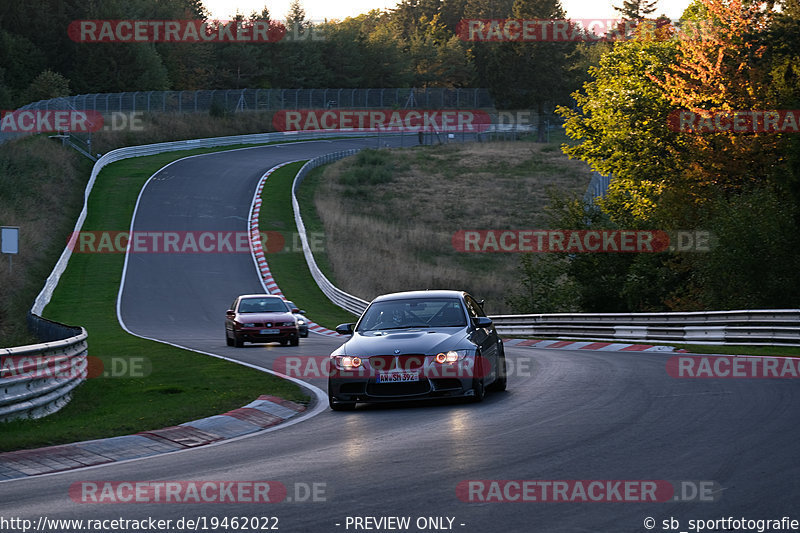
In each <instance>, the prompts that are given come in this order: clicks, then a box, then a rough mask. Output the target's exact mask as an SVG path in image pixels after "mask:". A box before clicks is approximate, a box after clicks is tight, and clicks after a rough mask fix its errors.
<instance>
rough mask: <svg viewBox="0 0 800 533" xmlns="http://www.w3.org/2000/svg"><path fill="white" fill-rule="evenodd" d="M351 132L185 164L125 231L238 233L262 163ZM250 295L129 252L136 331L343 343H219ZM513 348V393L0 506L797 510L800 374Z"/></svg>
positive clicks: (307, 426) (140, 468)
mask: <svg viewBox="0 0 800 533" xmlns="http://www.w3.org/2000/svg"><path fill="white" fill-rule="evenodd" d="M360 142H363V141H356V140H347V141H333V142H331V141H328V142H314V143H298V144H291V145H285V146H271V147H264V148H257V149H249V150H240V151H235V152H229V153H219V154H213V155H207V156H202V157H194V158H190V159H185V160H182V161H179V162H177V163H175V164H173V165H170V166H169V167H167V168H166V169H164V170H162V172H160V173H159V174H158V175H157V176H156V177H155V178H154V179H153V180H152V181H151V182H150V183H149V184H148V185H147V187H146V188H145V189H144V192H143V193H142V196H141V199H140V203H139V206H138V210H137V214H136V219H135V222H134V229H136V230H203V229H210V230H233V231H244V230H245V229H246V218H247V213H248V209H249V205H250V201H251V199H252V195H253V191H254V187H255V184H256V182H257V180H258V178H259V177H260V176H261V175H262V174H263V172H264V171H266V170H267V169H269V168H271V167H272V166H274V165H276V164H278V163H280V162H283V161H287V160H295V159H308V158H310V157H313V156H315V155H318V154H322V153H325V152H329V151H335V150H341V149H346V148H350V147H354V146H356V145H357V144H358V143H360ZM372 142H374V141H372ZM262 213H263V211H262ZM278 282H279V283H280V280H278ZM259 291H261V284H260V282H259V279H258V277H257V273H256V270H255V267H254V265H253V262H252V259H251V258H250V257H249V255H248V254H183V255H182V254H139V255H135V256H131V260H130V261H129V262H128V267H127V270H126V273H125V281H124V290H123V291H122V297H121V299H120V315H121V317H122V319H123V321H124V323H125V325H126V326H127V327H128V328H129V329H130V330H131V331H132V332H134V333H136V334H139V335H143V336H146V337H152V338H158V339H161V340H166V341H168V342H173V343H176V344H180V345H184V346H188V347H191V348H195V349H198V350H201V351H205V352H212V353H217V354H221V355H224V356H227V357H232V358H236V359H239V360H242V361H246V362H249V363H251V364H256V365H259V366H264V367H267V368H269V367H270V366H271V365H272V363H273V361H275V359H276V358H277V357H280V356H283V355H326V354H327V353H329V352H330V351H331V350H332V349H333V348H334V347H335V346H336V345H337V344H338V342H339V341H337V340H336V339H330V338H324V337H321V336H316V335H313V334H312V335H311V336H310V337H309V338H308V339H303V340H302V342H301V345H300V346H299V347H297V348H292V347H280V346H277V345H268V346H251V345H246V347H245V348H242V349H234V348H229V347H227V346H225V343H224V335H223V329H222V318H221V317H222V313H223V312H224V310H225V309H226V308H227V305H228V304H229V303H230V301H231V300H232V299H233V297H234V296H235V295H236V294H240V293H245V292H259ZM312 318H313V317H312ZM507 356H508V358H509V361H510V362H511V363H512V365H511V368H512V372H511V376H510V378H509V390H508V391H507V392H505V393H494V394H490V395H488V396H487V398H486V400H485V401H484V402H483V403H481V404H462V403H446V404H430V405H427V404H426V405H400V406H393V407H385V406H381V407H373V408H369V407H367V408H359V409H358V410H357V411H356V412H353V413H334V412H332V411H329V410H326V411H324V412H322V413H321V414H319V415H318V416H315V417H312V418H309V419H307V420H305V421H303V422H301V423H298V424H294V425H291V426H289V427H286V428H283V429H279V430H277V431H273V432H270V433H265V434H261V435H257V436H254V437H251V438H245V439H241V440H238V441H234V442H230V443H226V444H224V445H221V446H213V447H206V448H198V449H194V450H190V451H186V452H181V453H177V454H172V455H166V456H157V457H153V458H149V459H145V460H139V461H133V462H128V463H121V464H113V465H109V466H105V467H100V468H94V469H87V470H82V471H72V472H66V473H62V474H57V475H54V476H45V477H39V478H29V479H20V480H16V481H13V482H8V483H3V484H0V517H21V518H28V519H31V520H34V521H36V520H38V518H39V517H40V516H47V517H48V518H51V519H52V518H76V519H81V518H82V519H88V518H98V519H115V518H127V519H140V518H145V517H148V516H151V517H157V518H164V519H173V520H178V519H180V518H182V517H187V518H197V517H200V516H205V517H212V516H215V517H223V516H228V517H231V516H249V517H252V516H276V517H278V518H279V522H278V526H279V528H280V529H279V530H281V531H293V532H294V531H297V532H300V531H307V532H313V533H317V532H340V531H390V529H354V528H353V526H352V525H351V526H350V527H349V528H347V527H346V519H347V517H354V516H375V517H381V516H384V517H385V516H408V517H411V527H410V528H409V529H406V530H403V531H433V530H434V529H418V528H417V527H416V525H415V520H416V519H417V518H419V517H437V516H444V517H452V518H454V519H455V520H454V522H453V525H452V529H453V530H455V531H463V532H506V531H510V532H528V531H537V532H539V531H542V532H550V531H569V532H584V531H602V532H620V531H631V532H634V531H638V532H640V531H648V529H646V528H645V526H644V520H645V519H646V518H647V517H652V518H654V519H655V520H656V525H655V530H656V531H662V530H666V529H668V528H667V527H664V525H663V524H662V521H663V520H669V519H670V518H673V519H675V520H678V521H679V522H680V526H679V527H677V528H676V529H675V530H678V531H690V529H689V528H688V526H689V522H688V521H689V520H691V519H715V518H722V517H728V516H733V517H736V518H740V517H744V518H751V519H780V518H781V517H783V516H791V515H792V513H794V518H795V519H800V511H798V505H797V498H798V495H800V454H799V453H798V452H797V442H798V437H800V429H799V428H800V411H798V409H797V406H798V405H800V381H798V380H796V379H794V380H792V379H763V380H756V379H728V380H710V379H700V380H688V379H674V378H672V377H670V376H669V375H668V374H667V372H666V370H665V363H666V360H667V358H668V357H669V355H668V354H662V353H625V352H591V351H589V352H586V351H562V350H535V349H529V348H515V347H509V348H507ZM198 357H200V355H198ZM315 383H316V384H317V385H319V386H322V387H323V388H324V384H323V383H320V382H319V380H317V381H316V382H315ZM86 480H94V481H153V480H194V481H200V480H225V481H233V480H273V481H279V482H281V483H283V484H284V485H285V486H286V487H287V488H288V490H289V498H292V499H293V501H291V502H289V501H283V502H281V503H274V504H244V503H242V504H229V503H225V504H193V503H192V504H180V505H176V504H102V505H98V504H86V503H75V502H73V501H72V500H71V499H70V497H69V495H68V490H69V487H70V486H71V485H72V484H73V483H76V482H80V481H86ZM467 480H670V481H674V482H677V481H690V480H693V481H699V480H705V481H713V482H715V483H716V484H717V485H718V487H719V489H720V490H718V491H716V492H715V493H714V495H713V496H714V500H715V501H712V502H697V501H693V502H660V503H605V502H604V503H574V502H562V503H542V502H527V503H521V502H516V503H486V502H465V501H461V500H460V499H459V498H458V497H457V495H456V487H457V486H458V485H459V483H461V482H464V481H467ZM313 483H317V484H320V485H318V487H324V495H318V496H320V497H319V498H318V499H320V500H324V501H316V502H309V501H304V502H298V501H296V500H297V499H298V498H297V495H298V494H295V491H296V490H298V489H296V488H295V487H300V488H301V489H302V488H303V487H305V486H306V485H311V484H313ZM300 492H303V491H302V490H300ZM444 523H445V524H447V521H445V522H444ZM337 524H339V525H337ZM462 524H463V525H462ZM672 525H676V524H675V522H673V523H672ZM173 530H174V529H173ZM209 530H210V529H209ZM4 531H14V529H7V530H4Z"/></svg>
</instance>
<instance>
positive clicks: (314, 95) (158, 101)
mask: <svg viewBox="0 0 800 533" xmlns="http://www.w3.org/2000/svg"><path fill="white" fill-rule="evenodd" d="M65 105H66V106H67V108H69V109H81V110H91V111H97V112H100V113H112V112H135V111H146V112H160V113H167V112H170V113H192V112H199V111H213V110H220V111H246V110H249V111H274V110H277V109H308V108H311V109H324V108H398V109H402V108H421V109H464V108H473V109H492V108H494V100H493V99H492V97H491V95H490V94H489V91H488V89H473V88H469V89H448V88H429V89H413V88H406V89H398V88H387V89H220V90H199V91H135V92H124V93H102V94H80V95H77V96H69V97H63V98H54V99H52V100H40V101H38V102H33V103H30V104H27V105H25V106H23V107H22V108H21V109H44V110H49V109H64V106H65Z"/></svg>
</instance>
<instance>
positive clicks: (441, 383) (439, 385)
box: [431, 378, 462, 390]
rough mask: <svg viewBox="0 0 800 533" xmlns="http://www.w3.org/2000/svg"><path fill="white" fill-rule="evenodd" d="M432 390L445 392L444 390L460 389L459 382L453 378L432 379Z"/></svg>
mask: <svg viewBox="0 0 800 533" xmlns="http://www.w3.org/2000/svg"><path fill="white" fill-rule="evenodd" d="M431 381H432V382H433V388H434V389H436V390H446V389H460V388H461V386H462V385H461V380H460V379H455V378H437V379H432V380H431Z"/></svg>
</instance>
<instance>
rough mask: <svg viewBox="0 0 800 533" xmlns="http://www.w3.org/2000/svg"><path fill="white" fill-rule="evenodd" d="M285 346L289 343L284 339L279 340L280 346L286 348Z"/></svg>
mask: <svg viewBox="0 0 800 533" xmlns="http://www.w3.org/2000/svg"><path fill="white" fill-rule="evenodd" d="M287 344H289V341H287V340H286V339H281V346H286V345H287Z"/></svg>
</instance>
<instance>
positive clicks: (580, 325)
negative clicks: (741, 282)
mask: <svg viewBox="0 0 800 533" xmlns="http://www.w3.org/2000/svg"><path fill="white" fill-rule="evenodd" d="M492 318H493V320H494V321H495V324H496V325H497V329H498V331H500V332H501V333H503V334H505V335H521V336H534V337H558V338H566V339H595V340H626V341H661V342H671V343H681V344H683V343H687V344H712V345H713V344H746V345H758V344H763V345H772V346H779V345H786V346H794V345H800V309H773V310H770V309H766V310H742V311H695V312H686V313H675V312H672V313H609V314H598V313H584V314H546V315H545V314H542V315H501V316H495V317H492Z"/></svg>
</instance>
